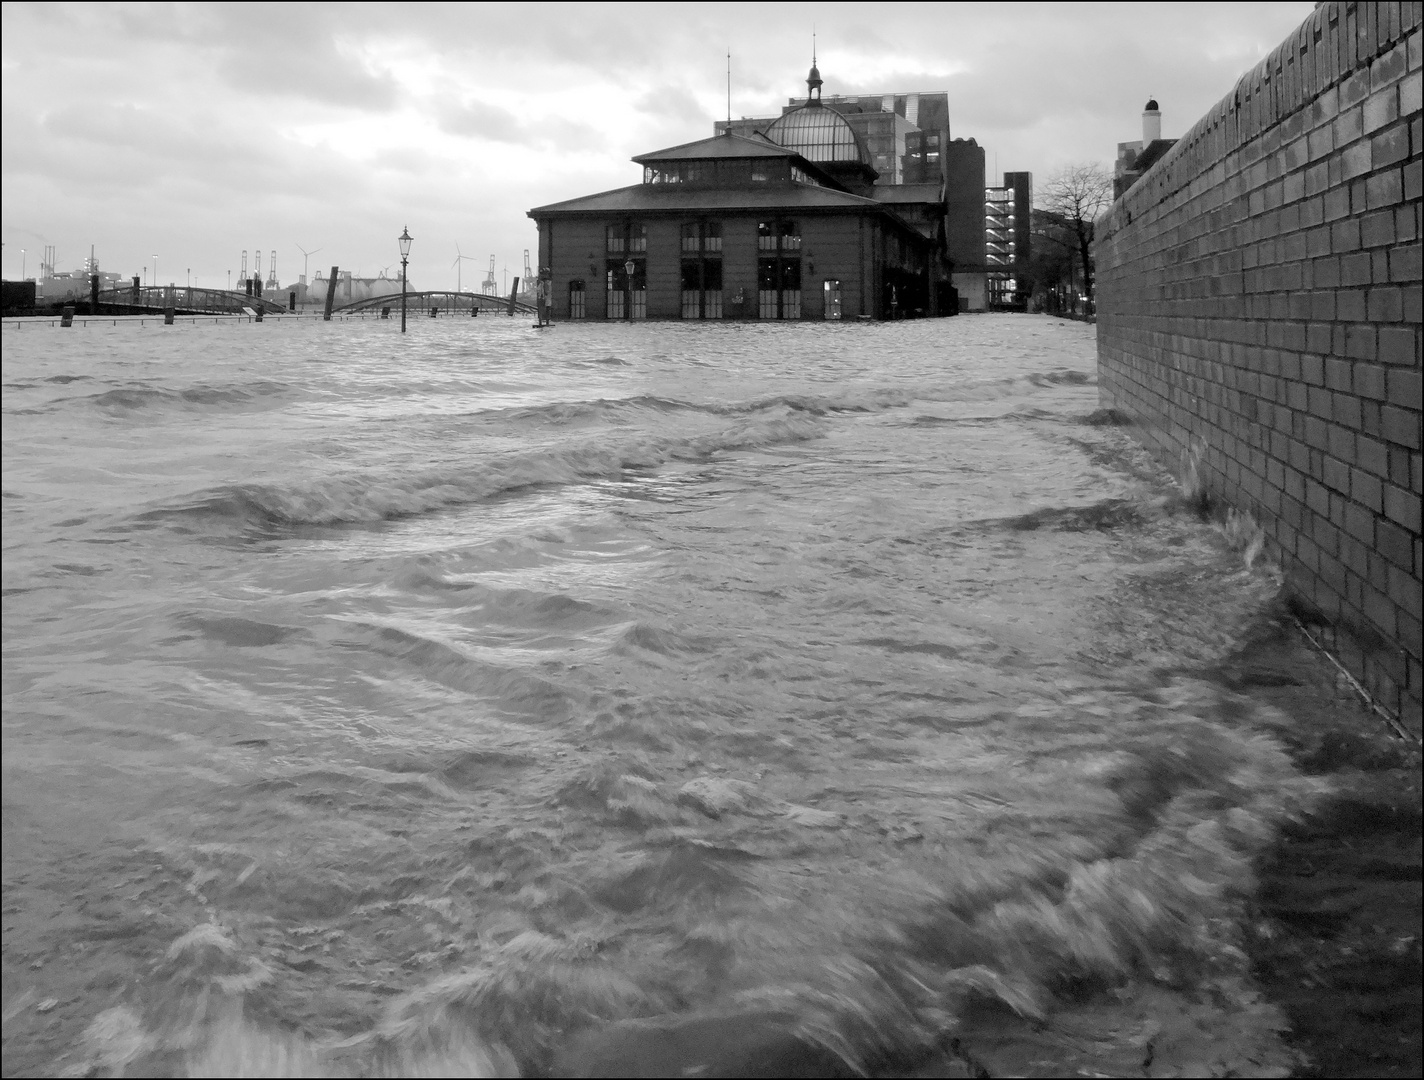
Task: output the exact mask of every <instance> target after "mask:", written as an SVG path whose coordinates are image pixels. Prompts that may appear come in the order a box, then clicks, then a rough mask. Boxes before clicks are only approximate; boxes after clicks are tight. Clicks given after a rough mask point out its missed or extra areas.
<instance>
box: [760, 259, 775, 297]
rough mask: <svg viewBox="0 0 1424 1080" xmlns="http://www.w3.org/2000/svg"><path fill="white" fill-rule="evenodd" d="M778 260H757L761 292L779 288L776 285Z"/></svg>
mask: <svg viewBox="0 0 1424 1080" xmlns="http://www.w3.org/2000/svg"><path fill="white" fill-rule="evenodd" d="M778 261H779V260H777V259H758V260H757V288H758V289H760V290H764V291H765V290H770V289H775V288H777V284H776V269H777V267H776V264H777V262H778Z"/></svg>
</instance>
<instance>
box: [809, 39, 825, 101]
mask: <svg viewBox="0 0 1424 1080" xmlns="http://www.w3.org/2000/svg"><path fill="white" fill-rule="evenodd" d="M820 100H821V71H820V69H819V68H818V67H816V29H815V25H814V24H813V25H812V27H811V72H810V74H809V75H807V76H806V104H807V105H810V104H811V103H812V102H816V103H817V104H819V103H820Z"/></svg>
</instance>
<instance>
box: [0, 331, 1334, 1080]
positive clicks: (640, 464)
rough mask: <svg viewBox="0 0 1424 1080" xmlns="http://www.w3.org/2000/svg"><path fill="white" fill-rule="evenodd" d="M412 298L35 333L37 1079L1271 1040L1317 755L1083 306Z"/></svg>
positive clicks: (15, 940)
mask: <svg viewBox="0 0 1424 1080" xmlns="http://www.w3.org/2000/svg"><path fill="white" fill-rule="evenodd" d="M393 330H394V327H393V324H391V323H389V322H379V321H370V322H347V323H320V322H312V321H305V320H303V321H295V320H293V321H268V322H267V323H264V324H245V323H244V324H237V323H222V324H217V325H214V324H212V323H199V324H197V325H191V326H183V325H178V326H174V327H166V328H165V327H158V326H155V325H153V324H152V323H151V322H150V324H149V325H148V326H146V327H143V328H140V327H138V326H135V325H132V324H123V323H121V324H120V325H118V326H107V325H100V324H99V323H97V322H96V323H92V324H90V325H89V326H78V325H77V326H75V327H73V328H71V329H67V330H61V329H57V328H55V329H51V328H49V327H48V326H45V327H35V326H26V327H24V328H23V329H18V330H17V329H13V328H12V327H8V326H7V328H6V329H5V330H4V335H3V381H4V405H3V416H4V421H3V424H4V426H3V438H4V446H3V450H4V510H3V529H4V541H3V542H4V578H3V583H4V669H3V670H4V836H3V840H4V905H5V906H4V1007H5V1014H4V1015H5V1043H4V1072H5V1073H6V1074H7V1075H18V1074H49V1075H55V1074H69V1075H85V1074H89V1075H94V1074H100V1075H117V1074H124V1073H127V1074H128V1075H150V1074H153V1073H166V1074H170V1075H171V1074H193V1075H201V1074H212V1075H219V1074H222V1073H223V1072H233V1071H236V1070H238V1069H245V1070H247V1071H248V1072H249V1073H259V1072H262V1071H264V1070H265V1071H268V1072H271V1073H273V1074H280V1073H282V1072H286V1071H297V1072H301V1071H305V1072H307V1073H308V1074H317V1073H320V1072H323V1071H336V1072H342V1071H345V1072H348V1073H367V1074H371V1073H380V1074H386V1075H390V1074H399V1073H410V1074H427V1075H428V1074H431V1073H439V1072H443V1073H444V1074H446V1075H467V1074H468V1073H467V1072H466V1070H470V1071H475V1072H478V1071H484V1072H486V1073H500V1072H503V1073H506V1074H508V1073H512V1072H513V1071H514V1070H518V1071H520V1072H522V1073H523V1074H524V1075H529V1074H537V1073H539V1072H542V1071H548V1070H550V1069H554V1070H562V1071H573V1072H578V1071H585V1072H586V1071H591V1070H596V1069H598V1068H605V1069H612V1070H613V1072H611V1073H609V1074H616V1070H617V1062H616V1060H615V1061H614V1062H613V1064H609V1063H607V1062H604V1064H603V1065H599V1064H598V1062H597V1061H595V1060H594V1058H596V1057H597V1055H598V1054H600V1053H602V1054H604V1055H605V1056H607V1054H609V1053H613V1054H614V1055H615V1058H616V1053H617V1051H616V1050H615V1051H610V1050H608V1049H607V1045H605V1046H604V1048H603V1049H599V1045H598V1040H599V1038H601V1037H603V1036H604V1035H606V1034H608V1033H610V1032H613V1033H617V1032H620V1031H621V1032H625V1033H626V1032H627V1031H634V1032H636V1031H638V1030H644V1029H649V1030H651V1029H656V1030H660V1031H668V1030H673V1028H674V1027H675V1026H676V1025H677V1024H678V1023H681V1022H684V1021H686V1022H695V1021H702V1020H706V1019H708V1018H711V1019H714V1020H722V1021H727V1022H728V1023H730V1024H731V1026H732V1030H736V1028H737V1024H738V1023H739V1021H738V1018H739V1017H740V1018H746V1017H752V1018H756V1019H757V1021H758V1022H771V1021H774V1022H775V1023H780V1024H782V1025H783V1026H784V1028H785V1030H786V1031H788V1032H790V1033H791V1034H792V1035H793V1036H794V1037H795V1039H796V1040H798V1045H803V1046H806V1047H810V1048H812V1049H813V1050H814V1051H815V1052H816V1053H820V1054H823V1055H829V1058H827V1059H826V1060H832V1061H835V1062H839V1063H841V1064H842V1065H844V1067H845V1068H846V1069H847V1070H850V1071H855V1070H868V1071H875V1070H877V1069H884V1068H886V1067H888V1066H887V1065H886V1063H887V1062H888V1063H894V1062H901V1063H904V1062H908V1061H914V1060H917V1055H922V1054H923V1053H924V1052H926V1051H927V1050H928V1049H930V1048H933V1047H935V1046H942V1045H944V1040H945V1039H946V1037H947V1036H949V1035H952V1034H954V1033H955V1032H962V1031H964V1030H966V1027H965V1026H966V1025H967V1024H969V1022H970V1019H969V1018H970V1017H972V1016H974V1015H980V1014H982V1013H983V1011H984V1010H985V1009H988V1010H991V1011H992V1010H995V1009H997V1010H999V1011H1000V1012H1001V1013H1002V1014H1003V1015H1004V1016H1007V1017H1011V1018H1016V1017H1024V1018H1028V1019H1029V1020H1034V1019H1037V1020H1039V1021H1042V1022H1043V1023H1051V1022H1052V1018H1053V1017H1054V1016H1056V1015H1059V1014H1060V1013H1061V1012H1062V1011H1063V1010H1065V1009H1069V1008H1074V1007H1081V1006H1082V1004H1083V1003H1084V1002H1093V1001H1103V1000H1109V999H1111V1000H1116V1001H1128V1000H1142V997H1141V995H1142V994H1145V993H1149V992H1151V993H1159V994H1172V995H1176V998H1175V999H1174V1000H1178V1001H1187V1002H1198V1003H1201V1002H1208V1001H1209V1000H1210V1001H1214V1002H1215V1003H1216V1004H1215V1005H1213V1006H1211V1008H1214V1009H1215V1010H1216V1012H1215V1013H1214V1014H1213V1015H1216V1016H1217V1017H1218V1019H1219V1020H1220V1023H1222V1024H1226V1025H1227V1026H1228V1027H1229V1026H1230V1025H1231V1024H1238V1026H1239V1025H1241V1024H1244V1025H1246V1027H1245V1028H1242V1030H1243V1031H1246V1028H1249V1029H1250V1030H1249V1031H1246V1034H1245V1035H1243V1036H1242V1038H1244V1039H1245V1040H1246V1042H1247V1043H1249V1044H1250V1046H1249V1047H1248V1050H1249V1052H1250V1053H1255V1054H1256V1055H1257V1056H1256V1058H1254V1059H1252V1060H1257V1061H1265V1060H1267V1059H1268V1058H1269V1055H1270V1054H1271V1053H1273V1052H1275V1051H1273V1050H1272V1049H1271V1040H1272V1038H1274V1035H1273V1031H1272V1025H1273V1024H1274V1023H1275V1020H1274V1018H1273V1017H1272V1016H1269V1015H1266V1014H1267V1013H1269V1010H1268V1009H1266V1007H1265V1006H1259V1007H1254V1009H1255V1011H1254V1012H1253V1007H1251V1006H1250V1003H1251V1002H1252V1001H1254V998H1253V997H1252V993H1251V990H1250V987H1249V980H1248V979H1247V978H1246V975H1245V959H1244V957H1243V955H1242V954H1241V952H1240V950H1239V948H1238V937H1239V932H1240V927H1239V925H1238V924H1239V910H1240V907H1241V902H1242V898H1243V897H1244V896H1246V895H1247V894H1249V892H1250V890H1251V888H1252V881H1253V878H1252V870H1251V859H1252V858H1253V856H1254V855H1256V854H1257V853H1258V852H1260V851H1261V850H1262V849H1263V847H1265V846H1266V845H1268V844H1269V843H1270V841H1271V839H1272V837H1273V836H1274V835H1275V830H1276V828H1277V826H1278V825H1279V824H1280V823H1281V822H1282V821H1283V820H1284V819H1285V818H1287V817H1289V816H1290V815H1292V814H1294V813H1296V812H1297V811H1298V810H1299V808H1300V807H1301V806H1302V805H1303V803H1304V802H1305V801H1306V800H1308V798H1309V796H1310V791H1311V786H1310V783H1309V782H1307V781H1306V780H1304V779H1303V778H1302V777H1300V776H1299V775H1298V774H1297V773H1296V772H1295V770H1294V769H1293V768H1292V766H1291V764H1290V762H1289V759H1288V758H1287V756H1286V755H1285V753H1284V752H1283V751H1282V749H1281V748H1280V745H1279V744H1278V743H1277V742H1276V741H1275V740H1274V739H1273V738H1272V737H1271V736H1270V735H1269V734H1268V733H1267V732H1266V728H1267V727H1269V724H1266V723H1264V722H1261V723H1258V722H1257V720H1256V718H1254V717H1253V716H1252V715H1251V714H1250V711H1249V710H1248V709H1246V708H1245V707H1244V706H1243V705H1242V704H1241V703H1240V702H1235V701H1232V700H1229V699H1228V698H1227V697H1224V696H1223V692H1222V691H1220V690H1217V689H1214V688H1212V687H1211V686H1209V685H1207V684H1206V683H1204V682H1202V681H1200V680H1198V679H1195V678H1194V677H1193V673H1194V672H1199V671H1200V670H1201V669H1202V668H1203V667H1204V666H1205V665H1208V664H1210V663H1212V662H1213V661H1214V660H1216V659H1219V658H1220V657H1222V656H1223V655H1225V654H1226V653H1228V652H1229V651H1230V650H1231V649H1233V648H1234V647H1235V646H1236V645H1237V644H1238V642H1239V640H1240V638H1241V635H1242V633H1243V632H1244V629H1245V628H1246V627H1247V626H1248V625H1249V624H1250V623H1251V621H1252V620H1253V619H1254V618H1256V617H1257V616H1258V614H1259V613H1260V611H1261V610H1262V609H1263V608H1264V606H1265V605H1266V604H1267V603H1268V601H1269V599H1270V597H1271V596H1272V594H1273V593H1274V590H1275V582H1274V581H1273V579H1272V577H1271V575H1270V573H1269V572H1268V571H1266V570H1264V569H1263V568H1262V567H1260V566H1256V567H1255V568H1251V567H1248V566H1247V565H1246V562H1245V560H1244V559H1243V557H1242V554H1241V553H1240V551H1239V550H1233V548H1232V547H1231V546H1230V545H1229V544H1228V543H1227V542H1226V541H1225V539H1224V538H1223V536H1222V535H1221V533H1220V532H1219V531H1217V530H1214V529H1213V528H1211V527H1210V526H1208V525H1206V524H1203V523H1201V522H1200V521H1199V520H1197V518H1196V517H1194V516H1193V515H1192V514H1190V513H1189V512H1187V511H1186V510H1185V509H1184V508H1183V505H1182V500H1181V499H1180V498H1179V497H1177V496H1176V494H1175V489H1174V488H1173V486H1172V484H1171V482H1170V479H1169V478H1168V477H1167V476H1166V474H1165V473H1162V472H1160V471H1158V470H1157V469H1156V468H1155V467H1153V466H1152V465H1151V464H1150V463H1149V462H1148V461H1147V459H1146V458H1145V456H1144V455H1143V454H1142V453H1141V452H1140V451H1139V450H1137V449H1136V448H1135V447H1134V445H1133V444H1132V442H1131V441H1130V440H1129V439H1128V438H1127V436H1126V435H1125V434H1124V433H1123V432H1122V431H1121V430H1119V429H1117V428H1114V427H1113V426H1112V425H1111V424H1101V423H1093V422H1090V418H1091V419H1092V420H1101V418H1102V417H1101V415H1097V416H1094V415H1093V414H1094V410H1096V409H1097V407H1098V400H1097V387H1096V377H1095V374H1094V370H1095V360H1094V343H1093V337H1092V333H1093V331H1092V328H1091V327H1087V326H1082V325H1079V324H1073V323H1064V322H1060V321H1056V320H1051V319H1048V318H1040V317H1033V316H981V317H964V318H957V319H949V320H937V321H922V322H911V323H898V324H890V325H872V326H864V325H843V326H842V325H812V326H757V325H752V326H743V325H737V326H685V325H678V324H661V325H659V324H642V325H635V326H628V325H605V324H583V325H579V324H564V325H559V326H556V327H554V328H553V329H550V330H544V331H535V330H534V329H532V328H530V327H529V326H528V324H527V323H526V322H525V321H524V320H523V319H522V318H521V319H518V320H514V319H505V318H499V317H494V318H480V319H473V320H468V321H462V320H421V321H417V322H414V323H412V326H411V332H410V333H408V334H407V335H405V336H404V337H402V336H401V335H400V334H399V333H398V332H393ZM1105 995H1106V996H1105ZM1114 995H1115V997H1114ZM1134 995H1136V996H1135V997H1134ZM1202 1007H1203V1008H1206V1007H1207V1006H1206V1005H1202ZM976 1010H978V1012H977V1013H976ZM1263 1016H1264V1019H1262V1017H1263ZM1240 1017H1246V1019H1244V1020H1241V1019H1239V1018H1240ZM768 1018H771V1021H768ZM638 1020H641V1021H646V1022H648V1024H651V1028H649V1027H648V1024H645V1025H644V1026H643V1027H642V1028H640V1027H639V1026H638V1025H637V1024H634V1025H632V1027H629V1025H628V1022H629V1021H638ZM1253 1024H1254V1025H1255V1026H1254V1027H1252V1026H1251V1025H1253ZM620 1025H621V1026H620ZM699 1030H701V1029H699ZM1129 1034H1130V1033H1129ZM1123 1037H1124V1038H1127V1037H1128V1036H1127V1035H1126V1034H1125V1035H1124V1036H1123ZM1132 1037H1133V1038H1136V1039H1138V1040H1139V1041H1138V1042H1137V1043H1135V1045H1138V1046H1141V1045H1143V1044H1144V1043H1145V1042H1146V1041H1148V1040H1150V1038H1151V1036H1150V1032H1149V1033H1148V1034H1142V1032H1141V1031H1138V1032H1137V1034H1136V1035H1133V1036H1132ZM1253 1040H1254V1041H1253ZM615 1042H616V1040H615ZM673 1042H675V1040H673ZM608 1045H612V1044H608ZM669 1045H672V1044H671V1043H669ZM590 1047H592V1048H590ZM580 1055H583V1056H582V1057H581V1056H580ZM588 1055H593V1057H589V1056H588ZM1263 1055H1264V1056H1263ZM1248 1056H1249V1054H1248ZM664 1064H667V1063H666V1062H665V1063H664ZM673 1064H674V1065H677V1064H678V1063H676V1062H674V1063H673ZM682 1067H684V1068H688V1069H692V1070H694V1071H696V1070H697V1069H702V1070H703V1071H704V1073H706V1072H707V1068H708V1067H707V1066H706V1065H705V1063H704V1064H697V1063H695V1062H694V1063H691V1064H688V1063H685V1062H684V1063H682ZM715 1072H716V1068H715V1067H713V1068H712V1073H713V1074H715Z"/></svg>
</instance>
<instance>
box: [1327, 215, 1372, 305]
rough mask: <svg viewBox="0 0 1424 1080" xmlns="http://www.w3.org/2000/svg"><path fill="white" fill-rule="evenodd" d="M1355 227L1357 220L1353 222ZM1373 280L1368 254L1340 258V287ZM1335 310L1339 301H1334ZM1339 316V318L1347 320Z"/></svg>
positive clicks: (1355, 254)
mask: <svg viewBox="0 0 1424 1080" xmlns="http://www.w3.org/2000/svg"><path fill="white" fill-rule="evenodd" d="M1353 223H1354V224H1355V225H1356V226H1357V227H1358V225H1359V221H1358V220H1354V222H1353ZM1373 280H1374V268H1373V267H1372V266H1371V265H1370V256H1369V252H1365V251H1357V252H1355V253H1354V254H1352V255H1341V256H1340V282H1339V284H1341V285H1368V284H1370V282H1372V281H1373ZM1336 310H1339V301H1338V300H1337V301H1336ZM1349 317H1350V316H1347V315H1341V316H1339V318H1342V319H1344V318H1349Z"/></svg>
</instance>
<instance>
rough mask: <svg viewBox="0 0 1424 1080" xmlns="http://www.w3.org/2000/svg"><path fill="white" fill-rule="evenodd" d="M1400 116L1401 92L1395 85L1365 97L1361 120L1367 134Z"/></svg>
mask: <svg viewBox="0 0 1424 1080" xmlns="http://www.w3.org/2000/svg"><path fill="white" fill-rule="evenodd" d="M1398 118H1399V94H1398V92H1397V90H1396V89H1395V87H1393V86H1391V87H1388V88H1386V89H1384V90H1381V91H1379V92H1377V93H1374V94H1371V95H1370V96H1369V97H1367V98H1366V99H1365V101H1364V106H1363V111H1362V116H1361V120H1362V123H1363V127H1364V133H1365V134H1366V135H1368V134H1369V133H1370V132H1372V131H1378V130H1379V129H1380V128H1382V127H1384V126H1385V125H1386V124H1388V123H1391V122H1393V121H1394V120H1397V119H1398Z"/></svg>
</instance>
